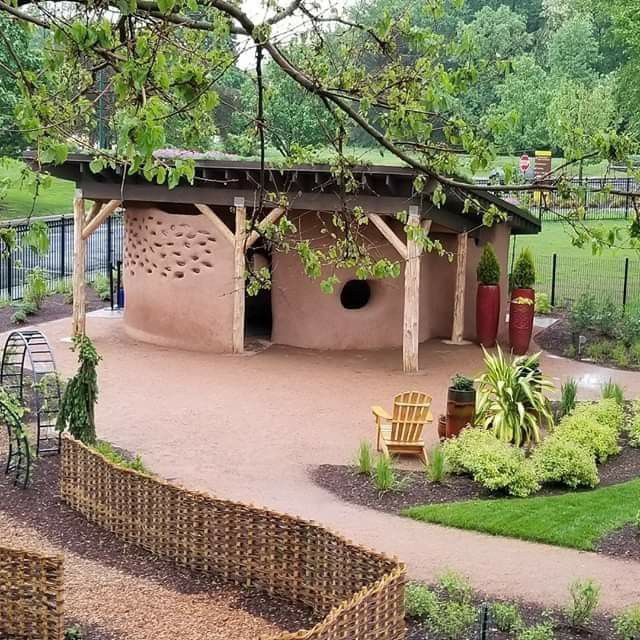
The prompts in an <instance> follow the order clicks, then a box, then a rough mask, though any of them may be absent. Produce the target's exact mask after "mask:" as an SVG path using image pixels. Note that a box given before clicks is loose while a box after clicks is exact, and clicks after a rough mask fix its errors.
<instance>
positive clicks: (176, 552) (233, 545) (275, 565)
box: [60, 436, 405, 640]
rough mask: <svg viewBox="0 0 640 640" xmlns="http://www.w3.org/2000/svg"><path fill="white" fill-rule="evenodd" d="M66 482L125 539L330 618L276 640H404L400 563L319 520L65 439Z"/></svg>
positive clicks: (68, 493)
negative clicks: (138, 467)
mask: <svg viewBox="0 0 640 640" xmlns="http://www.w3.org/2000/svg"><path fill="white" fill-rule="evenodd" d="M60 489H61V495H62V497H63V499H64V500H65V501H66V502H67V503H68V504H69V505H70V506H71V507H72V508H74V509H76V510H77V511H79V512H81V513H82V514H83V515H85V517H87V518H88V519H89V520H91V521H93V522H95V523H96V524H98V525H100V526H102V527H104V528H105V529H108V530H109V531H111V532H113V533H114V534H115V535H116V536H117V537H118V538H120V539H122V540H124V541H126V542H129V543H131V544H135V545H138V546H140V547H142V548H144V549H146V550H148V551H150V552H152V553H153V554H154V555H156V556H158V557H161V558H165V559H170V560H172V561H174V562H176V563H177V564H179V565H181V566H185V567H188V568H190V569H192V570H195V571H198V572H202V573H205V574H211V575H216V576H222V577H224V578H227V579H229V580H232V581H234V582H236V583H239V584H243V585H253V586H256V587H258V588H259V589H262V590H264V591H266V592H268V593H270V594H274V595H277V596H281V597H284V598H286V599H288V600H292V601H294V602H296V603H300V604H303V605H306V606H310V607H312V608H313V610H314V611H315V612H316V613H317V614H318V615H321V616H324V618H323V620H322V621H321V622H319V623H318V624H317V625H316V626H315V627H313V628H312V629H310V630H305V631H299V632H296V633H294V634H290V633H285V634H282V635H279V636H277V638H278V640H289V639H291V640H293V639H294V638H295V639H296V640H298V639H300V640H302V639H309V640H312V639H316V638H317V639H322V640H330V639H333V638H336V639H337V638H344V637H348V638H350V640H365V639H368V638H376V639H378V640H396V639H400V638H403V637H404V633H405V628H404V582H405V568H404V566H403V565H402V564H401V563H398V562H397V561H394V560H391V559H388V558H386V557H384V556H382V555H380V554H377V553H374V552H371V551H368V550H366V549H364V548H362V547H359V546H357V545H355V544H352V543H350V542H348V541H346V540H344V539H343V538H341V537H339V536H337V535H336V534H334V533H332V532H330V531H328V530H326V529H324V528H323V527H320V526H319V525H316V524H313V523H310V522H306V521H303V520H301V519H298V518H294V517H291V516H287V515H282V514H278V513H275V512H271V511H267V510H264V509H259V508H257V507H253V506H249V505H244V504H239V503H235V502H230V501H226V500H220V499H216V498H212V497H211V496H208V495H205V494H201V493H195V492H191V491H188V490H185V489H183V488H180V487H177V486H174V485H171V484H169V483H166V482H163V481H160V480H157V479H156V478H152V477H150V476H147V475H144V474H141V473H138V472H136V471H133V470H130V469H123V468H120V467H117V466H115V465H114V464H112V463H110V462H109V461H108V460H107V459H106V458H104V457H103V456H101V455H100V454H98V453H95V452H94V451H92V450H91V449H89V448H88V447H86V446H84V445H83V444H81V443H80V442H78V441H76V440H74V439H72V438H71V437H69V436H65V437H64V438H63V445H62V459H61V477H60Z"/></svg>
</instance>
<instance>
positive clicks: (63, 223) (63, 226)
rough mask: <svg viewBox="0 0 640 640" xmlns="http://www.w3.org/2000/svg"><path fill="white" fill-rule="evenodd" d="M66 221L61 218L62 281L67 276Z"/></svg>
mask: <svg viewBox="0 0 640 640" xmlns="http://www.w3.org/2000/svg"><path fill="white" fill-rule="evenodd" d="M66 226H67V225H66V219H65V217H64V216H60V279H61V280H64V277H65V276H66V274H67V273H66V262H65V256H64V254H65V252H66V238H65V237H64V236H65V234H66V232H67V230H66Z"/></svg>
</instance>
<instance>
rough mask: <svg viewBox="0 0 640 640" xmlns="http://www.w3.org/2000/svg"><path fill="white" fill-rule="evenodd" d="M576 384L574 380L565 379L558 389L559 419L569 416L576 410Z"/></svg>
mask: <svg viewBox="0 0 640 640" xmlns="http://www.w3.org/2000/svg"><path fill="white" fill-rule="evenodd" d="M577 397H578V383H577V382H576V381H575V379H574V378H567V380H566V382H564V383H563V384H562V386H561V387H560V417H562V416H566V415H568V414H570V413H571V412H572V411H573V410H574V409H575V408H576V398H577Z"/></svg>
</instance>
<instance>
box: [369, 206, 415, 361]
mask: <svg viewBox="0 0 640 640" xmlns="http://www.w3.org/2000/svg"><path fill="white" fill-rule="evenodd" d="M407 224H408V225H411V226H415V227H417V226H419V225H420V213H419V211H418V207H414V206H412V207H409V218H408V220H407ZM376 226H377V225H376ZM394 235H395V234H394ZM421 255H422V247H421V245H420V244H418V243H417V242H415V241H414V240H412V239H410V238H407V261H406V263H405V267H404V314H403V330H402V369H403V371H404V372H405V373H418V369H419V358H418V350H419V346H420V257H421Z"/></svg>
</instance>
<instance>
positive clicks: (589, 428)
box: [554, 399, 624, 462]
mask: <svg viewBox="0 0 640 640" xmlns="http://www.w3.org/2000/svg"><path fill="white" fill-rule="evenodd" d="M623 425H624V413H623V409H622V407H621V405H620V404H618V403H617V402H616V401H615V400H611V399H606V400H601V401H600V402H598V403H596V404H583V405H580V406H578V407H577V408H576V409H575V410H574V412H573V413H572V414H571V415H569V416H566V417H565V418H563V419H562V420H561V421H560V424H559V425H558V427H557V428H556V430H555V433H554V437H557V438H559V439H562V440H564V441H569V442H574V443H576V444H578V445H580V446H581V447H583V448H584V449H586V450H588V451H589V452H590V453H591V454H592V455H593V456H594V457H595V458H596V461H598V462H606V460H607V458H609V456H612V455H616V454H617V453H619V452H620V445H619V444H618V440H619V437H620V432H621V430H622V427H623Z"/></svg>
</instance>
